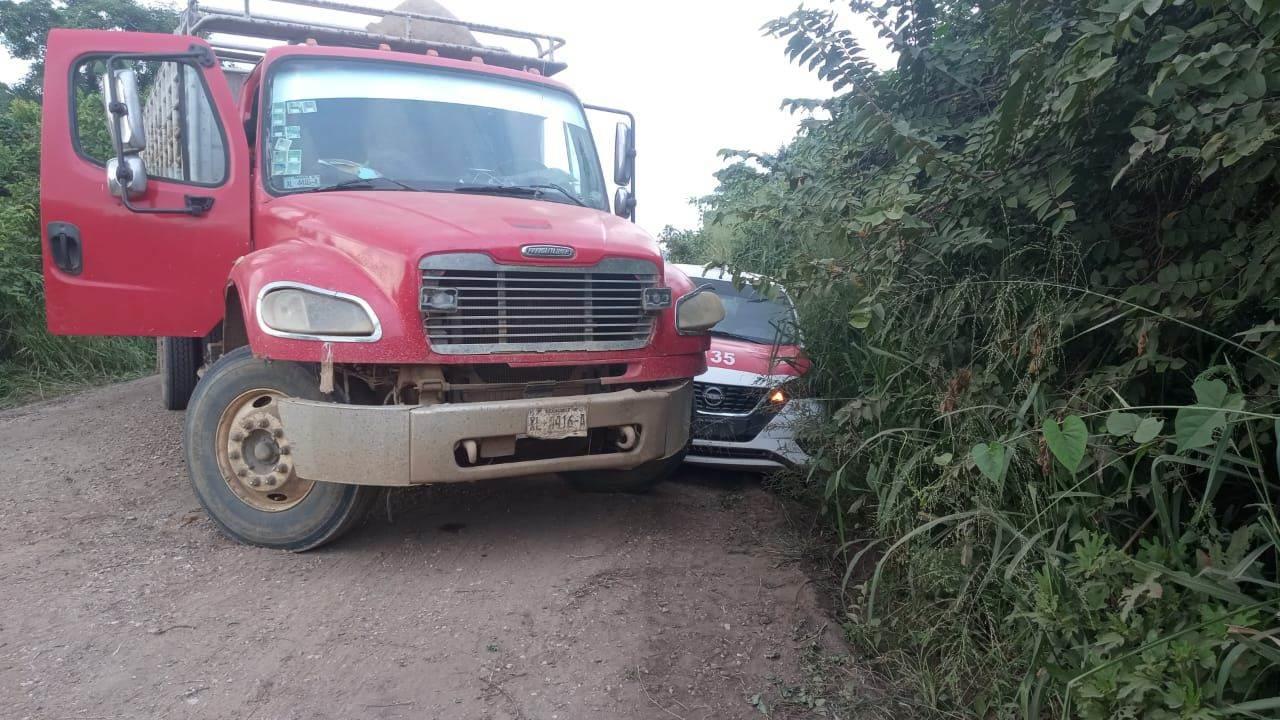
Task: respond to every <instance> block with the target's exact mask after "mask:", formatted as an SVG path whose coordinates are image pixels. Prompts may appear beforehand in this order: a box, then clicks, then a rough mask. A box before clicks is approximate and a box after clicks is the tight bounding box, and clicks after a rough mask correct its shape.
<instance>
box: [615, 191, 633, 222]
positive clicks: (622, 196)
mask: <svg viewBox="0 0 1280 720" xmlns="http://www.w3.org/2000/svg"><path fill="white" fill-rule="evenodd" d="M635 212H636V197H635V195H632V194H631V191H630V190H628V189H626V188H624V187H620V188H618V189H617V191H616V192H614V193H613V214H614V215H617V216H618V217H620V218H626V219H628V220H630V219H631V217H632V216H633V215H635Z"/></svg>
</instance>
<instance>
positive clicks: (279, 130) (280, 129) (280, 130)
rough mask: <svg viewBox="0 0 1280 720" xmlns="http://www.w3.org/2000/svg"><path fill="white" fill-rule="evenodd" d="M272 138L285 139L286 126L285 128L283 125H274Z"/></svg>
mask: <svg viewBox="0 0 1280 720" xmlns="http://www.w3.org/2000/svg"><path fill="white" fill-rule="evenodd" d="M271 137H273V138H282V137H284V126H283V125H272V126H271Z"/></svg>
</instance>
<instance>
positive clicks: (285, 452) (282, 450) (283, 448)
mask: <svg viewBox="0 0 1280 720" xmlns="http://www.w3.org/2000/svg"><path fill="white" fill-rule="evenodd" d="M291 452H293V451H292V450H290V449H289V446H288V445H284V446H281V448H280V454H281V455H288V454H289V453H291Z"/></svg>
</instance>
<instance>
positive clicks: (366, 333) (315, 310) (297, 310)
mask: <svg viewBox="0 0 1280 720" xmlns="http://www.w3.org/2000/svg"><path fill="white" fill-rule="evenodd" d="M258 321H259V322H260V323H261V324H262V326H263V329H264V330H266V331H267V332H268V333H270V334H273V335H283V336H286V337H288V336H312V337H334V338H351V339H352V340H369V339H377V337H376V336H377V335H378V334H379V327H378V322H377V319H376V318H375V317H374V315H373V311H372V310H371V309H369V306H368V304H367V303H365V302H364V301H363V300H361V299H360V298H357V297H355V296H354V295H346V294H343V293H337V292H333V291H328V290H321V289H319V288H303V287H298V286H286V287H281V288H278V289H274V290H273V289H268V290H267V291H266V292H264V293H263V295H262V298H261V300H259V301H258Z"/></svg>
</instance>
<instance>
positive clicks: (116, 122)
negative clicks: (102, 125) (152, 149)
mask: <svg viewBox="0 0 1280 720" xmlns="http://www.w3.org/2000/svg"><path fill="white" fill-rule="evenodd" d="M100 86H101V89H102V103H103V109H105V110H106V112H107V128H108V129H109V130H110V132H111V142H112V144H114V145H115V148H116V156H115V157H114V158H111V159H110V160H108V161H107V188H108V189H109V190H110V191H111V194H112V195H115V196H117V197H120V198H123V199H124V200H125V201H126V202H127V201H128V199H129V198H135V197H139V196H140V195H142V194H143V193H144V192H146V190H147V170H146V166H145V165H144V164H143V162H142V158H141V157H140V156H139V155H138V153H141V152H142V151H143V150H146V149H147V131H146V128H145V127H144V126H143V124H142V101H141V99H140V98H139V96H138V76H137V74H136V73H135V72H134V71H133V70H131V69H129V68H121V69H119V70H114V69H111V68H108V69H107V71H106V72H105V73H103V74H102V80H101V82H100Z"/></svg>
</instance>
